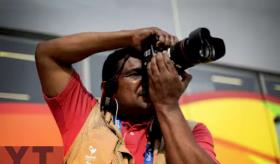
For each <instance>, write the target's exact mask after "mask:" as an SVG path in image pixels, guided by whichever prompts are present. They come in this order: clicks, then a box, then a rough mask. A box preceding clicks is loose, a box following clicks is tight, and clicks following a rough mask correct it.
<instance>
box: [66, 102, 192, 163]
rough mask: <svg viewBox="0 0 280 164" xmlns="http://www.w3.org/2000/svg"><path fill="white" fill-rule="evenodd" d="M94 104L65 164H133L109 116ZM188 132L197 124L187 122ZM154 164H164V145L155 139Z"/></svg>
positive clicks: (67, 155) (69, 151) (130, 155)
mask: <svg viewBox="0 0 280 164" xmlns="http://www.w3.org/2000/svg"><path fill="white" fill-rule="evenodd" d="M99 106H100V104H99V103H96V105H95V106H94V107H93V109H92V111H91V112H90V114H89V116H88V118H87V120H86V122H85V123H84V125H83V127H82V129H81V130H80V132H79V134H78V135H77V137H76V139H75V141H74V142H73V144H72V146H71V147H70V149H69V150H68V153H67V154H66V156H65V157H64V163H67V164H133V163H134V161H133V158H132V154H131V153H130V152H129V151H128V149H127V148H126V147H125V143H124V139H123V137H122V135H121V133H120V131H119V130H118V129H117V127H116V126H115V125H114V124H113V120H112V118H113V117H112V115H111V113H109V112H106V113H104V112H102V111H100V108H99ZM188 124H189V126H190V128H191V129H193V128H194V127H195V125H196V123H195V122H194V121H188ZM153 153H154V162H153V163H154V164H164V163H166V162H165V155H164V144H163V141H162V139H161V141H159V140H156V141H155V145H154V152H153Z"/></svg>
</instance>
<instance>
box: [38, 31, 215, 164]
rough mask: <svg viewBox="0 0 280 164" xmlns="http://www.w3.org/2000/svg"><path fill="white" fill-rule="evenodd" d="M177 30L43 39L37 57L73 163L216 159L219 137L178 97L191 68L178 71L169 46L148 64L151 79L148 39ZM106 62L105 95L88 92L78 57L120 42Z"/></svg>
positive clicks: (164, 40) (171, 40)
mask: <svg viewBox="0 0 280 164" xmlns="http://www.w3.org/2000/svg"><path fill="white" fill-rule="evenodd" d="M151 35H157V36H158V38H159V40H158V42H157V45H165V46H171V45H173V44H175V43H176V42H177V38H176V37H174V36H172V35H170V34H168V33H166V32H165V31H162V30H161V29H158V28H155V27H151V28H142V29H136V30H125V31H117V32H101V33H95V32H87V33H79V34H75V35H70V36H66V37H62V38H58V39H54V40H50V41H46V42H42V43H40V44H39V45H38V47H37V50H36V65H37V70H38V74H39V78H40V81H41V85H42V89H43V92H44V94H45V99H46V101H47V103H48V105H49V107H50V109H51V111H52V113H53V115H54V117H55V119H56V121H57V124H58V127H59V129H60V132H61V134H62V138H63V142H64V146H65V163H215V162H217V161H216V159H215V153H214V150H213V141H212V137H211V135H210V133H209V131H208V130H207V128H206V127H205V126H204V125H203V124H201V123H193V122H190V121H186V120H185V118H184V117H183V115H182V113H181V110H180V107H179V104H178V99H179V97H180V96H181V94H182V93H183V91H184V90H185V88H186V87H187V85H188V83H189V81H190V79H191V78H190V77H191V76H190V75H188V74H182V75H178V73H177V71H176V69H175V68H174V65H173V64H172V61H171V60H170V59H169V58H168V57H167V52H165V51H164V52H158V53H157V54H155V55H154V57H153V58H152V59H151V61H150V62H149V64H148V66H147V69H146V71H147V75H148V87H147V88H146V89H145V88H144V87H143V83H147V81H145V82H144V80H143V72H144V71H143V70H144V69H143V68H142V64H141V60H140V58H141V53H140V52H141V50H142V43H143V41H144V40H145V39H146V38H147V37H149V36H151ZM119 48H123V49H120V50H117V51H115V52H114V53H113V54H112V55H110V56H109V57H108V58H107V60H106V61H105V63H104V67H103V75H102V78H103V84H102V90H103V95H102V98H101V109H100V101H98V100H97V99H96V98H95V97H93V96H92V95H91V94H90V93H88V92H87V91H86V90H85V88H84V87H83V85H82V84H81V81H80V79H79V76H78V74H77V73H76V72H75V71H74V70H73V68H72V67H71V65H72V64H73V63H76V62H78V61H81V60H82V59H84V58H86V57H88V56H90V55H92V54H95V53H97V52H101V51H106V50H112V49H119Z"/></svg>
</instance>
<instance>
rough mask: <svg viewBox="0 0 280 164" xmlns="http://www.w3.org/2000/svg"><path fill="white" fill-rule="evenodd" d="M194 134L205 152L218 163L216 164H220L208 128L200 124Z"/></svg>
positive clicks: (195, 128)
mask: <svg viewBox="0 0 280 164" xmlns="http://www.w3.org/2000/svg"><path fill="white" fill-rule="evenodd" d="M192 133H193V136H194V137H195V140H196V142H197V143H198V144H199V146H200V147H201V148H202V149H203V150H205V151H206V152H207V154H208V155H209V156H210V157H211V158H212V159H213V160H215V161H216V163H219V161H218V160H217V159H216V154H215V151H214V143H213V138H212V135H211V133H210V132H209V130H208V128H207V127H206V126H205V125H204V124H202V123H198V124H197V125H196V126H195V127H194V129H193V131H192Z"/></svg>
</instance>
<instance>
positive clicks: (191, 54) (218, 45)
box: [142, 28, 225, 72]
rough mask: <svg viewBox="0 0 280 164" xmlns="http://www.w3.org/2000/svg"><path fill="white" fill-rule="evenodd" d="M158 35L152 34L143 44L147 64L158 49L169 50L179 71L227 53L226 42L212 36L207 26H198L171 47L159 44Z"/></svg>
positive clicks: (144, 59) (143, 60)
mask: <svg viewBox="0 0 280 164" xmlns="http://www.w3.org/2000/svg"><path fill="white" fill-rule="evenodd" d="M157 41H158V37H157V36H155V35H152V36H150V37H148V38H147V39H146V40H145V41H144V42H143V44H142V47H143V49H144V52H143V59H142V63H143V65H144V67H146V66H147V64H148V63H149V61H150V60H151V58H152V56H153V54H154V53H155V52H157V51H163V50H169V54H170V56H169V57H170V59H171V60H172V61H173V62H174V65H175V67H176V69H177V71H178V72H180V71H184V70H185V69H187V68H190V67H192V66H194V65H197V64H200V63H208V62H212V61H215V60H218V59H220V58H221V57H223V56H224V55H225V44H224V41H223V40H222V39H220V38H214V37H211V35H210V31H209V30H208V29H207V28H198V29H196V30H194V31H193V32H191V33H190V34H189V37H188V38H185V39H183V40H181V41H179V42H177V43H176V44H175V45H173V46H171V47H166V46H160V45H159V46H157V45H156V43H157Z"/></svg>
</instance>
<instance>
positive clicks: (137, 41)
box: [132, 27, 178, 50]
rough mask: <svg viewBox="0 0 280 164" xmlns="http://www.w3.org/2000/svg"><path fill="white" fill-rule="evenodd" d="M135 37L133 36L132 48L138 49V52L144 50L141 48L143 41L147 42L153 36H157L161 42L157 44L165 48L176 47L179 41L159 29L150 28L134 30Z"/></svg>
mask: <svg viewBox="0 0 280 164" xmlns="http://www.w3.org/2000/svg"><path fill="white" fill-rule="evenodd" d="M132 32H133V36H132V46H133V47H134V48H136V49H137V50H142V48H143V47H141V45H142V42H143V40H145V39H146V38H147V37H149V36H151V35H157V36H158V38H159V40H158V42H157V44H159V45H162V44H163V45H164V46H167V47H169V46H172V45H174V44H175V43H176V42H177V41H178V39H177V37H175V36H173V35H171V34H169V33H167V32H165V31H163V30H161V29H159V28H157V27H148V28H141V29H136V30H133V31H132Z"/></svg>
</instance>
